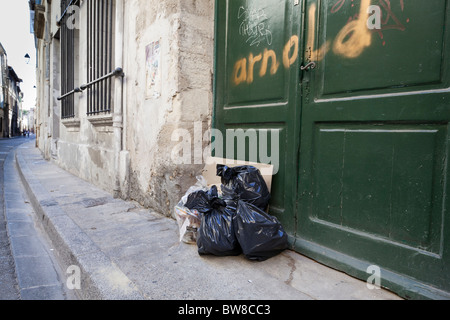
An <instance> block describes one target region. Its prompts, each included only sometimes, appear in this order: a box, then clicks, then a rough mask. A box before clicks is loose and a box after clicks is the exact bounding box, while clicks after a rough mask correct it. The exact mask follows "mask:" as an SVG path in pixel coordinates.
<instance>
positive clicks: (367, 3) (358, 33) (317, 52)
mask: <svg viewBox="0 0 450 320" xmlns="http://www.w3.org/2000/svg"><path fill="white" fill-rule="evenodd" d="M344 3H345V0H344V1H343V0H339V2H337V4H336V5H335V6H334V7H333V9H332V12H333V13H334V12H336V11H338V10H339V9H340V8H341V7H342V5H343V4H344ZM382 4H384V2H382ZM401 4H402V10H403V6H404V4H403V1H402V2H401ZM383 7H385V6H384V5H383ZM385 9H387V10H388V12H389V13H390V14H389V15H388V17H387V19H386V20H388V19H389V18H390V17H395V16H394V15H393V13H392V11H391V9H390V5H389V6H387V7H385ZM316 11H317V6H316V4H312V5H311V6H310V8H309V11H308V33H307V39H306V40H307V41H306V49H307V52H308V53H309V54H308V58H309V60H311V61H316V62H318V61H321V60H322V59H323V58H324V57H325V56H326V54H327V53H328V52H329V51H331V50H332V51H333V53H334V54H336V55H339V56H342V57H345V58H348V59H353V58H356V57H358V56H360V55H361V53H362V52H363V51H364V50H365V49H366V48H368V47H370V46H371V44H372V35H373V33H374V32H377V33H379V34H381V32H382V29H383V27H382V24H386V23H387V21H382V10H381V7H380V6H378V5H372V4H371V0H361V7H360V10H359V14H357V15H355V17H354V19H351V20H350V21H348V22H347V24H346V25H345V26H344V27H343V28H342V29H341V30H340V32H338V34H337V36H336V38H335V39H334V40H333V41H331V40H328V41H326V42H325V43H324V44H323V45H322V46H321V47H319V48H317V49H315V43H316V40H315V35H316V32H315V30H316V28H317V26H316ZM400 30H402V31H403V30H404V28H403V29H400ZM298 57H299V38H298V36H296V35H294V36H292V37H291V38H290V39H289V41H288V42H287V43H286V44H285V46H284V48H283V52H282V59H281V61H282V63H283V66H284V68H286V69H289V68H290V67H291V66H292V65H293V64H294V63H295V62H296V61H297V59H298ZM269 62H270V69H269ZM257 66H259V72H258V75H259V77H261V78H263V77H265V76H266V75H267V72H269V73H270V75H275V74H276V73H277V71H278V69H279V67H280V62H279V60H278V57H277V54H276V53H275V51H274V50H269V49H264V51H263V52H261V53H259V54H257V55H254V54H253V53H250V54H249V56H248V57H247V58H242V59H240V60H238V61H237V62H236V63H235V65H234V70H233V75H232V82H233V83H234V84H235V85H236V86H238V85H240V84H243V83H247V84H251V83H253V82H254V79H255V68H256V67H257Z"/></svg>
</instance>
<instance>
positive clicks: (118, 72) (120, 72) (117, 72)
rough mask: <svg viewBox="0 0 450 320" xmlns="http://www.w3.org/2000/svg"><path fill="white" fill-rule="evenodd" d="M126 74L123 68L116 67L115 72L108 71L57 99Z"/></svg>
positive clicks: (59, 99) (62, 98)
mask: <svg viewBox="0 0 450 320" xmlns="http://www.w3.org/2000/svg"><path fill="white" fill-rule="evenodd" d="M124 76H125V74H124V72H123V69H122V68H116V69H115V70H114V71H113V72H111V73H108V74H106V75H104V76H103V77H100V78H98V79H96V80H94V81H91V82H89V83H87V84H83V85H82V86H80V87H79V88H75V89H73V90H71V91H70V92H67V93H66V94H64V95H62V96H60V97H58V98H57V99H58V101H61V100H64V99H65V98H68V97H70V96H72V95H74V94H75V93H82V92H83V91H85V90H86V89H89V88H92V87H93V86H94V85H96V84H98V83H100V82H102V81H104V80H107V79H110V78H112V77H124Z"/></svg>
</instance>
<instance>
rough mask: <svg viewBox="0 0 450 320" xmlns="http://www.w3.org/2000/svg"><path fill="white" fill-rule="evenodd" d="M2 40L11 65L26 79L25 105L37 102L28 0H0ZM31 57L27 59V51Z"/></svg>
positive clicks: (24, 86) (29, 106) (26, 107)
mask: <svg viewBox="0 0 450 320" xmlns="http://www.w3.org/2000/svg"><path fill="white" fill-rule="evenodd" d="M0 42H1V43H2V45H3V47H4V48H5V50H6V53H7V54H8V65H9V66H11V67H13V68H14V70H15V71H16V73H17V75H18V76H19V78H21V79H22V80H23V81H24V82H23V83H22V84H21V86H20V87H21V89H22V91H23V92H24V104H23V108H24V109H30V108H31V107H34V106H35V105H36V89H34V88H33V87H34V86H35V85H36V49H35V46H34V36H33V34H31V33H30V10H29V6H28V0H0ZM27 53H28V54H29V55H30V57H31V61H30V63H29V64H26V63H25V58H24V56H25V54H27Z"/></svg>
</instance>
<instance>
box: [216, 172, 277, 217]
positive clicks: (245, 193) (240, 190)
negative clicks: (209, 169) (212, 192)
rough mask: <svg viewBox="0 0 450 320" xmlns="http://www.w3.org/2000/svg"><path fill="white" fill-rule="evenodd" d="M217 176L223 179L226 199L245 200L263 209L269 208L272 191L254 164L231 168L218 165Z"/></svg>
mask: <svg viewBox="0 0 450 320" xmlns="http://www.w3.org/2000/svg"><path fill="white" fill-rule="evenodd" d="M217 176H219V177H221V180H222V187H221V188H222V195H223V198H224V199H226V200H229V199H234V200H236V201H238V200H243V201H245V202H248V203H251V204H253V205H255V206H257V207H258V208H260V209H261V210H264V211H265V210H267V208H268V206H269V201H270V192H269V189H268V187H267V184H266V182H265V180H264V178H263V176H262V175H261V172H260V171H259V170H258V169H257V168H255V167H253V166H239V167H234V168H230V167H227V166H225V165H220V164H219V165H217Z"/></svg>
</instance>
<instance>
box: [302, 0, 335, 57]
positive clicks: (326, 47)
mask: <svg viewBox="0 0 450 320" xmlns="http://www.w3.org/2000/svg"><path fill="white" fill-rule="evenodd" d="M316 9H317V8H316V4H315V3H314V4H312V5H311V7H310V8H309V19H308V20H309V23H308V42H307V45H306V47H307V49H308V50H309V51H310V57H309V60H310V61H321V60H322V59H323V58H324V57H325V55H326V54H327V53H328V51H330V47H331V42H330V41H327V42H326V43H324V44H323V45H322V46H321V47H320V48H319V49H317V50H314V49H313V48H314V47H315V41H316V36H315V34H316V33H315V27H316Z"/></svg>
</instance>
